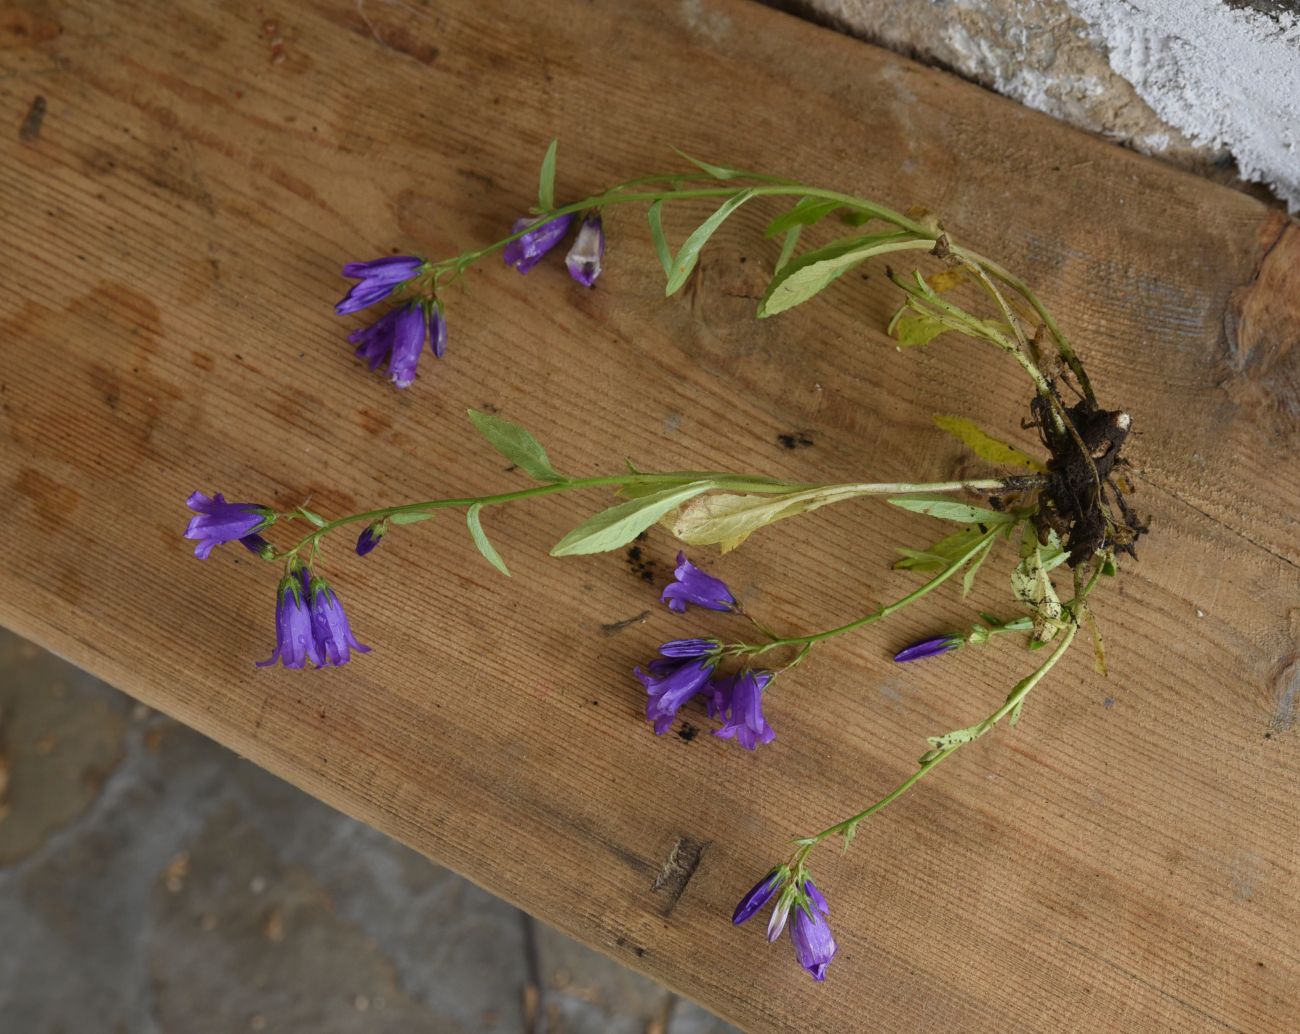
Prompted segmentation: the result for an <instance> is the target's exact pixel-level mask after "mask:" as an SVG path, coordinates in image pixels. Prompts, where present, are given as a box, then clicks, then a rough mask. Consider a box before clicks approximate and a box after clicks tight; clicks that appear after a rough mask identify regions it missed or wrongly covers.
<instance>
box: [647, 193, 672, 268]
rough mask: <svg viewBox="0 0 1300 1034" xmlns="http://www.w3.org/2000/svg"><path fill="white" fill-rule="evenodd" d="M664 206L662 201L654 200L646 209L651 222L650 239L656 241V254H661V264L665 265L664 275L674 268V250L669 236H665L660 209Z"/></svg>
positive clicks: (648, 219)
mask: <svg viewBox="0 0 1300 1034" xmlns="http://www.w3.org/2000/svg"><path fill="white" fill-rule="evenodd" d="M662 207H663V202H662V201H655V202H653V203H652V204H651V205H650V207H649V209H647V210H646V219H647V221H648V222H649V223H650V239H651V240H653V241H654V243H655V254H656V255H658V256H659V264H660V265H661V266H663V267H664V276H668V275H669V272H670V271H671V270H672V268H673V252H672V249H671V248H669V247H668V238H667V237H665V236H664V224H663V221H662V219H661V217H660V211H659V210H660V209H661V208H662Z"/></svg>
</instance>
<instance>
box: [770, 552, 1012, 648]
mask: <svg viewBox="0 0 1300 1034" xmlns="http://www.w3.org/2000/svg"><path fill="white" fill-rule="evenodd" d="M1001 531H1002V529H1001V528H1000V527H999V528H994V529H991V530H990V531H989V532H988V533H987V534H985V535H982V536H980V538H979V540H978V541H977V542H976V543H975V545H974V546H972V547H971V548H970V549H968V550H967V551H966V552H965V553H963V554H962V555H961V556H960V557H959V558H958V559H956V560H954V561H953V562H952V563H951V564H949V565H948V566H947V567H946V568H944V569H943V570H942V571H941V572H939V574H937V575H935V576H934V577H933V578H931V579H930V580H929V581H928V582H926V583H925V584H924V585H922V586H920V587H919V588H917V589H913V590H912V591H911V592H909V593H908V594H907V595H906V596H904V597H902V598H901V599H897V600H895V601H894V602H893V603H889V604H886V605H885V606H883V607H881V608H880V609H879V610H875V611H872V612H871V613H870V614H867V615H865V616H863V617H860V618H858V619H856V620H854V621H850V622H848V623H847V624H844V625H839V626H837V627H836V628H829V629H827V630H826V631H824V632H813V633H812V634H810V635H799V636H788V637H786V638H782V639H777V640H775V641H773V642H771V643H765V644H763V646H762V647H761V648H760V649H758V650H755V651H753V652H754V653H755V654H760V653H766V652H767V651H768V650H775V649H777V648H778V647H782V646H797V645H800V644H806V645H808V646H812V645H813V644H814V643H820V642H824V641H825V640H827V639H833V638H834V637H835V636H840V635H844V634H845V633H846V632H853V631H856V630H857V629H859V628H862V627H863V626H864V625H870V624H873V623H875V622H877V621H882V620H884V619H885V618H887V617H889V615H891V614H894V613H897V612H898V611H900V610H902V609H903V608H904V607H906V606H908V605H909V604H911V603H915V602H916V601H917V600H919V599H920V598H921V597H922V596H924V595H925V594H926V593H928V592H933V591H934V590H935V589H937V588H939V586H941V585H942V584H943V583H944V582H946V581H947V580H948V579H949V578H951V577H952V576H953V575H955V574H956V573H957V572H958V571H960V570H961V569H962V568H963V567H965V566H966V565H967V564H968V563H969V562H970V561H971V560H973V559H974V558H975V556H976V555H977V554H978V553H979V552H980V550H982V549H987V548H988V546H989V543H990V542H991V541H992V540H993V537H994V536H995V535H998V534H1000V533H1001Z"/></svg>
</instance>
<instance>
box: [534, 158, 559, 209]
mask: <svg viewBox="0 0 1300 1034" xmlns="http://www.w3.org/2000/svg"><path fill="white" fill-rule="evenodd" d="M559 147H560V141H559V140H552V141H551V146H550V147H548V148H547V149H546V157H545V158H543V159H542V173H541V176H540V177H539V178H538V183H537V207H538V208H539V209H541V211H543V212H549V211H551V209H553V208H554V207H555V154H556V152H557V151H558V150H559Z"/></svg>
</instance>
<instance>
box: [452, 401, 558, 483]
mask: <svg viewBox="0 0 1300 1034" xmlns="http://www.w3.org/2000/svg"><path fill="white" fill-rule="evenodd" d="M469 418H470V420H471V421H472V422H473V424H474V427H475V428H476V429H477V430H478V433H479V434H481V435H482V436H483V437H484V438H486V439H487V440H488V441H489V442H490V443H491V444H492V447H493V448H494V449H496V451H497V452H499V453H501V455H502V456H504V457H505V458H506V459H508V460H509V461H510V462H511V463H513V464H515V466H517V467H519V468H520V469H521V470H523V471H524V473H526V474H528V475H529V477H532V478H535V479H536V480H538V481H563V480H564V475H562V474H560V473H558V472H557V471H556V470H555V468H554V467H552V466H551V461H550V460H549V459H547V456H546V450H545V449H543V448H542V444H541V442H539V441H538V440H537V439H536V438H534V437H533V436H532V435H531V434H530V433H529V432H528V431H526V430H524V429H523V428H522V427H520V426H519V425H518V424H512V423H511V422H510V421H509V420H503V419H501V417H499V416H493V415H492V414H491V413H480V412H479V411H478V410H476V409H471V410H470V411H469Z"/></svg>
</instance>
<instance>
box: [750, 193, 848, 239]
mask: <svg viewBox="0 0 1300 1034" xmlns="http://www.w3.org/2000/svg"><path fill="white" fill-rule="evenodd" d="M839 207H840V202H838V201H827V200H825V199H823V198H819V197H801V198H800V199H799V200H798V201H797V202H796V203H795V206H794V207H793V208H791V209H790V210H789V211H788V212H782V213H781V214H780V215H778V216H777V217H776V218H775V219H773V220H772V221H771V222H770V223H768V224H767V229H765V230H764V231H763V236H764V237H775V236H776V235H777V234H779V233H785V232H787V231H788V230H793V229H794V228H795V227H800V226H812V225H813V224H814V223H816V222H820V221H821V220H822V219H824V218H826V216H828V215H830V214H831V213H832V212H834V211H835V209H837V208H839Z"/></svg>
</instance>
